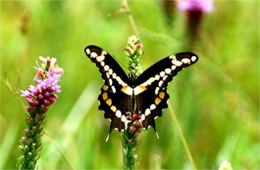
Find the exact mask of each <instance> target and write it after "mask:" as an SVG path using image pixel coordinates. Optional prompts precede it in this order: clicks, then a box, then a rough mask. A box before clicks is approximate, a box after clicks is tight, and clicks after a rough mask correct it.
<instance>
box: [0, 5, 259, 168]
mask: <svg viewBox="0 0 260 170" xmlns="http://www.w3.org/2000/svg"><path fill="white" fill-rule="evenodd" d="M214 6H215V10H214V11H213V12H212V13H210V14H207V15H206V16H205V18H204V20H203V27H202V30H201V38H200V39H198V41H197V48H196V50H194V52H195V53H197V54H198V55H199V57H200V60H199V61H198V63H196V64H195V65H194V66H192V67H190V68H188V69H185V70H184V71H182V72H181V73H180V74H178V76H177V77H175V78H174V80H173V82H172V83H170V84H169V88H168V92H169V94H170V96H171V98H170V103H171V104H172V107H173V109H174V111H175V113H176V116H177V119H178V121H179V123H180V126H181V128H182V131H183V133H184V136H185V138H186V140H187V144H188V146H189V149H190V151H191V154H192V156H193V159H194V161H195V164H196V167H197V168H198V169H200V168H204V169H208V168H209V169H210V168H218V167H219V164H220V163H221V162H223V160H227V161H229V162H230V163H231V165H232V167H233V168H234V169H238V168H241V169H257V168H258V169H259V168H260V153H259V152H260V151H259V149H260V148H259V147H260V146H259V143H260V139H259V138H260V136H259V123H260V122H259V2H258V1H256V0H255V1H254V0H248V1H243V0H238V1H215V3H214ZM120 7H121V1H117V0H115V1H102V0H99V1H94V0H93V1H1V2H0V44H1V46H0V55H1V62H0V63H1V80H2V81H1V84H0V95H1V101H0V104H1V109H0V129H1V133H0V169H13V168H15V165H16V158H17V156H18V155H19V150H18V149H17V146H18V144H19V140H20V137H21V136H22V134H23V128H25V126H26V125H25V121H24V119H25V110H24V108H23V106H22V105H21V102H20V100H19V99H20V98H21V97H19V95H20V94H19V90H20V89H26V88H27V87H28V86H29V85H30V84H32V79H33V77H34V75H35V69H34V68H33V66H34V65H35V60H36V59H38V56H40V55H42V56H46V57H47V56H53V57H56V58H57V59H58V64H59V65H60V66H61V67H63V68H64V71H65V72H64V75H63V77H62V80H61V86H62V93H60V94H59V97H58V99H57V103H56V104H54V105H53V106H51V108H50V110H49V111H48V113H47V117H46V124H45V131H46V134H45V135H44V136H43V138H42V139H43V149H42V150H41V152H40V153H41V157H40V160H39V162H38V167H39V168H40V169H61V168H62V169H71V168H75V169H101V168H110V169H111V168H113V169H114V168H122V167H123V166H122V153H121V147H122V146H121V141H120V135H119V133H118V132H116V131H113V133H112V135H111V137H110V140H109V142H107V143H105V138H106V136H107V133H108V130H109V121H107V120H105V119H104V118H103V112H102V111H99V110H98V109H97V108H98V101H97V97H98V94H99V92H100V88H101V86H102V83H103V81H102V79H101V77H100V74H99V72H98V69H97V68H96V67H95V65H94V64H93V63H91V61H90V60H89V59H88V58H87V57H86V56H85V54H84V48H85V46H87V45H90V44H95V45H98V46H100V47H102V48H104V49H106V50H107V51H109V52H110V53H111V54H113V56H115V58H116V59H117V61H118V62H119V63H120V64H121V66H122V67H123V68H124V69H125V70H126V67H127V63H126V59H125V54H124V47H125V46H126V43H127V39H128V37H129V36H131V35H132V34H133V29H132V27H131V24H130V21H129V20H128V17H127V15H126V14H117V15H113V16H111V17H108V15H107V14H109V13H113V12H114V11H117V10H118V9H119V8H120ZM129 7H130V9H131V12H132V16H133V18H134V20H135V22H136V24H137V27H138V28H139V30H140V38H141V41H142V43H143V45H144V51H145V54H144V57H143V60H142V66H143V68H144V69H145V68H147V67H149V66H150V65H152V64H153V63H154V62H156V61H158V60H160V59H162V58H163V57H166V56H168V55H170V54H172V53H176V52H181V51H186V50H187V47H186V46H185V42H186V40H187V38H188V37H185V30H186V29H185V17H184V15H183V13H181V12H179V11H176V16H175V20H174V26H172V27H171V26H169V25H167V23H166V21H167V20H166V18H165V15H164V13H163V9H162V8H161V6H160V3H159V2H158V1H145V0H143V1H137V0H135V1H130V2H129ZM25 14H27V15H28V16H29V17H28V21H27V22H22V16H23V15H25ZM23 24H24V25H23ZM21 25H23V26H24V27H25V28H26V32H25V33H22V32H21ZM6 81H8V82H9V83H10V85H11V87H12V88H13V91H12V92H11V91H10V90H9V88H8V86H7V85H6ZM22 101H23V103H24V104H25V99H22ZM156 124H157V130H158V133H159V135H160V139H159V140H158V139H157V138H156V136H155V134H154V132H153V131H152V130H151V129H149V130H148V131H147V132H143V133H142V134H141V137H140V139H141V140H142V142H141V144H140V146H139V148H138V153H139V155H140V157H141V161H140V165H139V168H142V169H143V168H144V169H147V168H163V169H190V168H191V164H190V162H189V159H188V156H187V154H186V152H185V149H184V147H183V144H182V142H181V138H180V136H179V133H178V130H177V127H176V124H175V123H174V121H173V119H172V116H171V113H170V111H169V109H166V110H164V112H163V117H161V118H159V119H157V120H156Z"/></svg>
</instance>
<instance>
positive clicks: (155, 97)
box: [135, 52, 198, 129]
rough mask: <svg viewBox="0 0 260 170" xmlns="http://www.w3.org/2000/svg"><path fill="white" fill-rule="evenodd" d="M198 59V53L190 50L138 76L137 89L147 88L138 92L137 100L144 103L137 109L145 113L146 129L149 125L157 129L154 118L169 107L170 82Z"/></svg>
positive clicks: (164, 60)
mask: <svg viewBox="0 0 260 170" xmlns="http://www.w3.org/2000/svg"><path fill="white" fill-rule="evenodd" d="M197 60H198V57H197V55H195V54H193V53H190V52H185V53H178V54H176V55H171V56H169V57H166V58H164V59H162V60H160V61H158V62H157V63H155V64H154V65H152V66H151V67H149V68H148V69H147V70H145V71H144V73H143V74H141V75H140V76H139V77H138V78H137V80H136V88H135V89H140V88H138V87H145V89H146V90H143V91H142V92H139V91H137V93H136V102H137V103H142V104H141V105H139V106H138V108H137V109H138V110H140V111H141V112H142V113H143V116H142V123H143V125H144V127H145V128H146V129H147V128H148V127H149V126H151V127H153V128H154V129H155V123H154V119H156V118H157V117H160V116H161V115H162V110H163V109H164V108H167V107H168V105H167V100H168V99H169V95H168V94H167V85H168V83H169V82H170V81H171V80H172V78H173V77H174V76H175V75H176V74H177V73H178V72H179V71H181V70H182V69H183V68H185V67H188V66H189V65H192V64H194V63H195V62H196V61H197ZM138 93H139V94H138Z"/></svg>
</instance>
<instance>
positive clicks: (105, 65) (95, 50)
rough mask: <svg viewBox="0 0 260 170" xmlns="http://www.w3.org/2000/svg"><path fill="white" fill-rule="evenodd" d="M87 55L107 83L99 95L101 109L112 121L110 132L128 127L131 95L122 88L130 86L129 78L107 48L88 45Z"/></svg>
mask: <svg viewBox="0 0 260 170" xmlns="http://www.w3.org/2000/svg"><path fill="white" fill-rule="evenodd" d="M85 53H86V55H87V56H88V57H89V58H90V59H91V60H92V61H93V62H94V63H96V65H97V67H98V68H99V71H100V72H101V75H102V78H103V79H104V81H105V83H104V85H103V87H102V88H101V93H100V95H99V97H98V99H99V101H100V105H99V109H101V110H103V111H104V112H105V115H104V116H105V118H106V119H109V120H110V121H111V125H110V132H111V131H112V130H113V129H117V130H119V131H121V130H124V129H125V128H126V123H127V121H126V120H125V117H124V115H125V113H126V112H127V111H130V109H131V108H130V107H131V106H130V105H129V103H131V101H130V100H131V96H128V95H125V94H124V93H123V92H122V91H121V89H122V88H123V87H128V84H129V79H128V77H127V76H126V74H125V72H124V71H123V69H122V68H121V67H120V66H119V65H118V63H117V62H116V61H115V59H114V58H113V57H112V56H111V55H110V54H108V53H107V52H106V51H105V50H103V49H101V48H99V47H97V46H93V45H90V46H87V47H86V48H85Z"/></svg>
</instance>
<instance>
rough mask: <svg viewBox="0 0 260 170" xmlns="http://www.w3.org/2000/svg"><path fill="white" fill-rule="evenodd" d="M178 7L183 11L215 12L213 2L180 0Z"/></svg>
mask: <svg viewBox="0 0 260 170" xmlns="http://www.w3.org/2000/svg"><path fill="white" fill-rule="evenodd" d="M177 2H178V5H177V7H178V8H179V9H180V10H182V11H197V10H198V11H202V12H205V13H208V12H211V11H212V10H213V0H178V1H177Z"/></svg>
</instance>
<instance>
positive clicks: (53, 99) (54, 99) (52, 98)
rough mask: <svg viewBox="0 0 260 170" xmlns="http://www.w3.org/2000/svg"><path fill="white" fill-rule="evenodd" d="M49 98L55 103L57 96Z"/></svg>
mask: <svg viewBox="0 0 260 170" xmlns="http://www.w3.org/2000/svg"><path fill="white" fill-rule="evenodd" d="M48 100H49V101H50V102H51V103H55V101H56V98H55V97H49V98H48Z"/></svg>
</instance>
